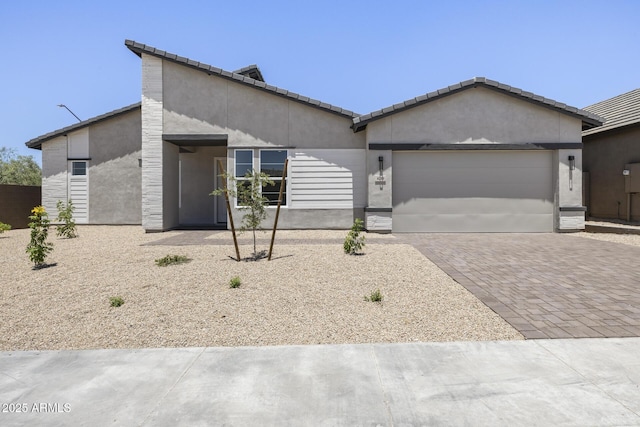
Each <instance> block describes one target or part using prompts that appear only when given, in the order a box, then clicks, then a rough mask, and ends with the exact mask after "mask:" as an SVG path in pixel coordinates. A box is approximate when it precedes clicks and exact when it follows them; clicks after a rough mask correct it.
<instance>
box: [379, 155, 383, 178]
mask: <svg viewBox="0 0 640 427" xmlns="http://www.w3.org/2000/svg"><path fill="white" fill-rule="evenodd" d="M378 164H379V165H380V176H382V171H383V170H384V157H382V156H379V157H378Z"/></svg>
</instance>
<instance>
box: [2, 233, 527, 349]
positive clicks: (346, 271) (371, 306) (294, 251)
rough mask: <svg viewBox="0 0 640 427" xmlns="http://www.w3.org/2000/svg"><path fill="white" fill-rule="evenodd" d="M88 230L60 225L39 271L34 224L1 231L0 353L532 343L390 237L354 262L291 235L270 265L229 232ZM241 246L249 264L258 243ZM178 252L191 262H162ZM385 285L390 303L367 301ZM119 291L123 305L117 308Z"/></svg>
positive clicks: (371, 238)
mask: <svg viewBox="0 0 640 427" xmlns="http://www.w3.org/2000/svg"><path fill="white" fill-rule="evenodd" d="M79 232H80V237H79V238H76V239H69V240H67V239H60V238H57V237H56V236H55V231H54V230H53V229H52V232H51V236H50V241H52V242H53V243H54V245H55V247H54V251H53V253H52V254H51V255H50V257H49V258H48V259H47V262H49V263H55V264H56V265H54V266H51V267H48V268H44V269H40V270H32V268H31V266H32V265H31V263H30V261H29V259H28V256H27V254H26V253H25V247H26V245H27V243H28V240H29V230H11V231H9V232H5V233H4V234H2V235H0V253H2V257H1V259H0V350H3V351H9V350H53V349H91V348H142V347H183V346H246V345H251V346H261V345H283V344H327V343H331V344H338V343H371V342H411V341H454V340H455V341H458V340H512V339H522V335H520V334H519V333H518V332H517V331H516V330H515V329H513V328H512V327H511V326H510V325H509V324H508V323H506V322H505V321H504V320H503V319H501V318H500V317H499V316H498V315H496V314H495V313H494V312H493V311H491V310H490V309H489V308H487V307H486V306H485V305H484V304H482V303H481V302H480V301H479V300H478V299H476V298H475V297H474V296H473V295H472V294H471V293H469V292H468V291H467V290H466V289H464V288H463V287H462V286H460V285H459V284H457V283H456V282H455V281H453V280H452V279H451V278H450V277H449V276H447V275H446V274H445V273H443V272H442V271H441V270H440V269H439V268H438V267H436V266H435V265H434V264H433V263H431V262H430V261H429V260H427V259H425V258H424V257H423V256H422V255H421V254H420V253H419V252H418V251H417V250H415V249H414V248H412V247H411V246H409V245H404V244H398V243H396V242H395V238H394V237H393V236H390V235H367V246H366V247H365V255H362V256H349V255H345V254H344V253H343V252H342V243H341V242H342V240H343V239H344V236H345V235H346V231H282V232H279V233H278V238H277V239H276V244H275V248H274V256H273V258H274V259H273V260H272V261H266V260H261V261H258V262H236V261H234V260H232V259H230V256H233V255H234V249H233V246H232V245H231V242H232V241H231V234H230V233H228V232H213V231H212V232H211V235H210V236H208V237H206V238H205V239H203V242H204V243H203V244H188V243H185V241H183V240H184V237H185V236H186V234H185V233H191V232H189V231H171V232H168V233H158V234H145V233H144V232H143V230H142V228H141V227H139V226H81V227H79ZM198 233H202V232H201V231H200V232H198ZM268 237H269V235H268V234H263V235H262V239H268ZM181 239H182V240H181ZM180 242H182V243H180ZM164 243H167V244H164ZM169 243H170V244H171V245H168V244H169ZM241 244H242V246H241V254H242V255H243V256H248V255H249V254H250V252H251V246H250V238H249V235H244V236H243V237H242V239H241ZM258 249H268V240H261V241H260V244H259V248H258ZM169 254H171V255H174V254H175V255H186V256H188V257H189V258H192V261H191V262H189V263H187V264H182V265H174V266H169V267H158V266H156V265H155V263H154V260H155V259H158V258H161V257H163V256H165V255H169ZM234 276H239V277H240V279H241V281H242V285H241V286H240V287H239V288H237V289H231V288H229V285H228V284H229V280H230V279H231V278H232V277H234ZM377 289H379V290H380V291H381V293H382V295H383V296H384V300H383V302H382V303H374V302H366V301H365V300H364V297H365V296H366V295H370V294H371V293H372V292H373V291H375V290H377ZM114 296H120V297H122V298H123V299H124V301H125V303H124V305H122V306H121V307H111V306H110V302H109V298H110V297H114Z"/></svg>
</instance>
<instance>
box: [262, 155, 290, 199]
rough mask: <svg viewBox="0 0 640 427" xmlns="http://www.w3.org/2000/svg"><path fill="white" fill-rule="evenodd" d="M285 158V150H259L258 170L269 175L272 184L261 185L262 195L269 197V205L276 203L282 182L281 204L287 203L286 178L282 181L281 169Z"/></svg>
mask: <svg viewBox="0 0 640 427" xmlns="http://www.w3.org/2000/svg"><path fill="white" fill-rule="evenodd" d="M286 159H287V150H260V172H263V173H266V174H267V175H269V177H270V178H271V180H272V181H273V185H266V186H264V187H262V195H263V196H265V197H266V198H267V199H269V206H274V205H277V204H278V196H279V195H280V185H281V184H283V185H284V188H283V190H282V206H286V205H287V179H286V178H285V181H284V183H282V171H283V170H284V162H285V160H286Z"/></svg>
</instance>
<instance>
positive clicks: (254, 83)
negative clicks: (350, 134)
mask: <svg viewBox="0 0 640 427" xmlns="http://www.w3.org/2000/svg"><path fill="white" fill-rule="evenodd" d="M124 44H125V46H127V48H129V50H131V51H132V52H133V53H135V54H136V55H138V56H140V57H142V54H147V55H151V56H155V57H157V58H161V59H164V60H167V61H171V62H175V63H176V64H180V65H183V66H186V67H190V68H193V69H196V70H198V71H202V72H204V73H207V74H209V75H216V76H218V77H222V78H224V79H228V80H232V81H234V82H236V83H240V84H244V85H247V86H250V87H253V88H255V89H258V90H262V91H265V92H269V93H271V94H273V95H276V96H281V97H283V98H287V99H289V100H292V101H296V102H299V103H301V104H305V105H307V106H311V107H314V108H318V109H320V110H324V111H327V112H330V113H333V114H337V115H340V116H343V117H346V118H349V119H353V118H354V117H358V114H356V113H354V112H353V111H349V110H345V109H344V108H340V107H336V106H334V105H331V104H327V103H326V102H321V101H318V100H316V99H312V98H309V97H306V96H302V95H299V94H297V93H294V92H290V91H288V90H285V89H281V88H279V87H276V86H272V85H269V84H266V83H265V82H264V81H261V80H256V79H254V78H251V77H249V76H250V75H252V72H251V71H252V70H253V68H252V67H253V66H249V67H245V68H243V69H240V70H238V71H240V72H247V73H248V75H245V74H239V73H237V72H231V71H226V70H223V69H221V68H217V67H214V66H211V65H208V64H205V63H202V62H198V61H194V60H192V59H189V58H185V57H183V56H178V55H176V54H173V53H169V52H165V51H164V50H160V49H156V48H154V47H151V46H147V45H145V44H142V43H138V42H135V41H133V40H125V42H124ZM256 69H257V67H256ZM258 72H259V70H258ZM253 75H254V77H255V76H257V74H255V73H253ZM259 76H260V77H262V73H260V74H259Z"/></svg>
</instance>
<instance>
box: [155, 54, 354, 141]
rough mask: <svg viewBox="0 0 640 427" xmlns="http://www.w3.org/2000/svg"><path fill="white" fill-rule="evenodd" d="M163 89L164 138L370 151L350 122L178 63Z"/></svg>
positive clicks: (168, 65) (166, 74)
mask: <svg viewBox="0 0 640 427" xmlns="http://www.w3.org/2000/svg"><path fill="white" fill-rule="evenodd" d="M163 88H164V92H163V103H164V114H163V128H164V133H169V134H171V133H175V134H184V133H222V134H228V135H229V140H228V144H229V147H242V146H253V147H257V146H283V147H308V148H364V143H365V136H364V133H357V134H354V133H353V131H352V130H351V129H350V126H351V123H352V122H351V119H350V118H348V117H344V116H340V115H337V114H333V113H329V112H326V111H323V110H321V109H318V108H315V107H312V106H307V105H304V104H301V103H299V102H296V101H292V100H288V99H285V98H282V97H280V96H276V95H273V94H270V93H268V92H265V91H262V90H259V89H256V88H253V87H248V86H245V85H243V84H240V83H235V82H232V81H229V80H225V79H222V78H220V77H217V76H209V75H207V74H205V73H203V72H201V71H197V70H193V69H190V68H187V67H184V66H181V65H178V64H175V63H172V62H168V61H165V62H164V63H163Z"/></svg>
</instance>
